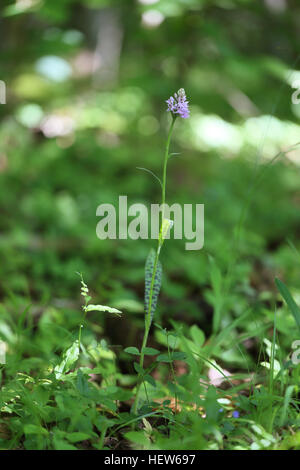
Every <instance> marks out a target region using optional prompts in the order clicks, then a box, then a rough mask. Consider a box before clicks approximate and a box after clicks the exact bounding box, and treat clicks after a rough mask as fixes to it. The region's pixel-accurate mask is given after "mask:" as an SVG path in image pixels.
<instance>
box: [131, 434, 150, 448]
mask: <svg viewBox="0 0 300 470" xmlns="http://www.w3.org/2000/svg"><path fill="white" fill-rule="evenodd" d="M125 437H126V439H128V440H129V441H132V442H134V443H135V444H139V445H141V446H143V447H144V446H148V445H149V441H148V439H147V438H146V437H145V434H144V433H143V432H136V431H129V432H127V433H126V434H125Z"/></svg>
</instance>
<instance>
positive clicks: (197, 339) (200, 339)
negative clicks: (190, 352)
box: [190, 325, 205, 348]
mask: <svg viewBox="0 0 300 470" xmlns="http://www.w3.org/2000/svg"><path fill="white" fill-rule="evenodd" d="M190 335H191V337H192V339H193V341H194V343H195V344H196V345H197V347H199V348H201V346H202V345H203V343H204V341H205V336H204V333H203V331H202V330H200V328H199V327H198V326H197V325H193V326H191V328H190Z"/></svg>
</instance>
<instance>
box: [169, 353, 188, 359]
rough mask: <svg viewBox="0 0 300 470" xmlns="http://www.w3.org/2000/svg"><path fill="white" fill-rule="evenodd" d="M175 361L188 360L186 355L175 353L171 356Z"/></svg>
mask: <svg viewBox="0 0 300 470" xmlns="http://www.w3.org/2000/svg"><path fill="white" fill-rule="evenodd" d="M170 356H171V358H172V360H173V361H184V360H185V359H186V354H185V353H184V352H180V351H178V352H177V351H175V352H173V353H172V354H171V355H170Z"/></svg>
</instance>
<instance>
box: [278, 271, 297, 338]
mask: <svg viewBox="0 0 300 470" xmlns="http://www.w3.org/2000/svg"><path fill="white" fill-rule="evenodd" d="M275 283H276V286H277V288H278V290H279V292H280V294H281V295H282V297H283V298H284V300H285V301H286V303H287V305H288V307H289V309H290V311H291V313H292V314H293V316H294V318H295V320H296V323H297V325H298V328H299V330H300V309H299V307H298V305H297V304H296V302H295V301H294V299H293V297H292V295H291V294H290V291H289V290H288V288H287V287H286V285H285V284H284V283H283V282H282V281H281V280H280V279H278V278H276V279H275Z"/></svg>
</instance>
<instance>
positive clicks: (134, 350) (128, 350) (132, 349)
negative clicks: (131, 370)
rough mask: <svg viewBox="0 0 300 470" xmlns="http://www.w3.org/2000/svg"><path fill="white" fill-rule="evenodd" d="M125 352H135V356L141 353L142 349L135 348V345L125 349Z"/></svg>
mask: <svg viewBox="0 0 300 470" xmlns="http://www.w3.org/2000/svg"><path fill="white" fill-rule="evenodd" d="M124 352H126V353H127V354H133V355H134V356H139V355H140V351H139V350H138V348H135V347H133V346H129V348H126V349H124Z"/></svg>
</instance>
